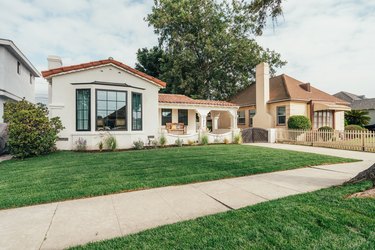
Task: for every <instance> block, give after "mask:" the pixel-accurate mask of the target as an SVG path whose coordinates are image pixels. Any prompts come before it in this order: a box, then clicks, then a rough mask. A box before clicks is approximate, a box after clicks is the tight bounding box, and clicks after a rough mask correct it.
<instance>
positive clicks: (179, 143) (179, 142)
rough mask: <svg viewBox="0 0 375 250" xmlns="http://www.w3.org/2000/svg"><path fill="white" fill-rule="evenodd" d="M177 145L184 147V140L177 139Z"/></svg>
mask: <svg viewBox="0 0 375 250" xmlns="http://www.w3.org/2000/svg"><path fill="white" fill-rule="evenodd" d="M175 144H176V145H177V146H178V147H182V145H184V140H182V139H180V138H177V140H176V141H175Z"/></svg>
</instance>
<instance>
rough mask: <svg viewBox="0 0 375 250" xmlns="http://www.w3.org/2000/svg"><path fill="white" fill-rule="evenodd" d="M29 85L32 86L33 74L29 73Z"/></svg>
mask: <svg viewBox="0 0 375 250" xmlns="http://www.w3.org/2000/svg"><path fill="white" fill-rule="evenodd" d="M30 84H33V74H31V73H30Z"/></svg>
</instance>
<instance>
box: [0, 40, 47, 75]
mask: <svg viewBox="0 0 375 250" xmlns="http://www.w3.org/2000/svg"><path fill="white" fill-rule="evenodd" d="M0 46H3V47H4V48H6V49H7V50H8V51H9V52H10V53H11V54H12V55H13V56H14V57H16V58H17V60H19V61H20V62H21V63H22V64H23V65H24V66H25V67H26V68H27V69H28V70H29V71H30V72H31V74H32V75H33V76H34V77H40V73H39V71H38V70H37V69H36V68H35V67H34V65H33V64H32V63H31V62H30V61H29V59H27V57H26V56H25V55H24V54H23V53H22V51H21V50H20V49H19V48H18V47H17V46H16V45H15V44H14V42H13V41H12V40H8V39H2V38H0Z"/></svg>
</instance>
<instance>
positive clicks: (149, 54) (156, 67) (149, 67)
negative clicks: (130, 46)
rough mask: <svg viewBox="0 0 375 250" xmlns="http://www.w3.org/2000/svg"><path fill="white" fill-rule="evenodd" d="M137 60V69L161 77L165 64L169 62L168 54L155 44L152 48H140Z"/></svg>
mask: <svg viewBox="0 0 375 250" xmlns="http://www.w3.org/2000/svg"><path fill="white" fill-rule="evenodd" d="M137 60H138V63H136V64H135V68H136V69H137V70H139V71H142V72H144V73H146V74H147V75H150V76H153V77H156V78H160V75H161V73H162V71H163V65H164V66H165V65H166V62H167V56H166V55H165V53H164V51H163V50H162V49H161V48H159V47H158V46H154V47H153V48H151V49H148V48H143V49H138V52H137Z"/></svg>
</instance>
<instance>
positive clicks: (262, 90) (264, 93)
mask: <svg viewBox="0 0 375 250" xmlns="http://www.w3.org/2000/svg"><path fill="white" fill-rule="evenodd" d="M255 81H256V85H255V89H256V113H255V116H254V127H258V128H272V127H273V126H272V117H271V115H270V114H269V113H268V101H269V100H270V68H269V66H268V63H265V62H262V63H260V64H258V65H257V66H256V76H255Z"/></svg>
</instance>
